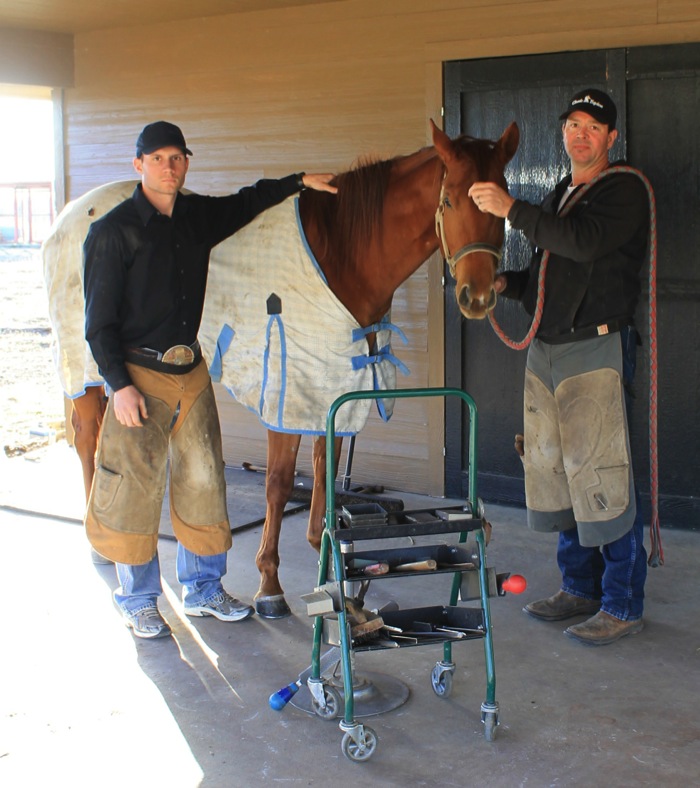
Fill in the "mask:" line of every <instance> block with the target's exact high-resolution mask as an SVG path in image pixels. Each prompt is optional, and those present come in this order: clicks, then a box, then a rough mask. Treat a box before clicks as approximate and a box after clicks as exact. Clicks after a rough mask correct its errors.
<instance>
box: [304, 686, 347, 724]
mask: <svg viewBox="0 0 700 788" xmlns="http://www.w3.org/2000/svg"><path fill="white" fill-rule="evenodd" d="M323 699H324V700H325V701H326V705H325V706H323V707H322V706H320V705H319V703H318V702H317V701H316V699H315V698H312V699H311V705H312V706H313V710H314V714H316V715H317V716H318V717H320V718H321V719H322V720H334V719H335V718H336V717H337V716H338V714H340V704H341V700H340V694H339V693H338V690H336V689H334V688H333V687H324V688H323Z"/></svg>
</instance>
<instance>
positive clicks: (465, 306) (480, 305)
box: [457, 285, 497, 318]
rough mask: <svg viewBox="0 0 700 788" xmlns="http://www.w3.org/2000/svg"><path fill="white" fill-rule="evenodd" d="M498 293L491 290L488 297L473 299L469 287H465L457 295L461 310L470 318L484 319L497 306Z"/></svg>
mask: <svg viewBox="0 0 700 788" xmlns="http://www.w3.org/2000/svg"><path fill="white" fill-rule="evenodd" d="M496 299H497V295H496V291H495V290H494V289H493V287H492V288H490V290H489V292H488V295H485V296H481V297H479V298H472V296H471V292H470V288H469V285H463V286H462V287H461V288H460V290H459V293H458V294H457V303H458V304H459V308H460V310H461V311H462V312H463V313H464V315H466V316H467V317H470V318H483V317H485V316H486V315H487V314H488V313H489V312H490V311H491V310H492V309H493V308H494V307H495V306H496Z"/></svg>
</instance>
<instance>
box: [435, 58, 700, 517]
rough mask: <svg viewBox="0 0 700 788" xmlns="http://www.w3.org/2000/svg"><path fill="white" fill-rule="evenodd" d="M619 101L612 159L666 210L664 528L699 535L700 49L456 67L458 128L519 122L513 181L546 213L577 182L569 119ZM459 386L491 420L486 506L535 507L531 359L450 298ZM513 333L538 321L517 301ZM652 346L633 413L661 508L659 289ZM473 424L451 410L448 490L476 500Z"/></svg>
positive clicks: (450, 104) (643, 319)
mask: <svg viewBox="0 0 700 788" xmlns="http://www.w3.org/2000/svg"><path fill="white" fill-rule="evenodd" d="M584 87H598V88H602V89H604V90H607V91H608V92H610V93H611V95H612V96H613V97H614V99H615V101H616V103H617V106H618V111H619V115H620V121H619V123H618V127H619V129H620V137H619V141H618V143H616V147H615V149H614V150H613V151H612V158H613V159H616V158H626V159H627V160H628V162H629V163H630V164H632V165H633V166H635V167H638V168H639V169H641V170H642V171H643V172H644V173H645V174H646V176H647V177H648V178H649V180H650V181H651V183H652V185H653V187H654V190H655V194H656V202H657V238H658V261H657V310H658V315H657V322H658V326H657V328H658V343H657V346H658V355H659V373H658V376H659V394H658V403H659V420H658V434H659V491H660V498H659V504H660V513H661V515H660V519H661V524H662V525H663V526H673V527H682V528H700V499H699V498H698V493H699V492H700V483H699V482H698V480H697V468H698V462H699V460H700V448H699V447H700V418H698V417H697V415H696V412H695V411H696V406H697V403H698V399H699V397H700V395H699V394H698V392H699V391H700V337H699V336H698V325H699V323H700V265H698V262H697V260H696V258H697V256H698V251H697V250H698V249H699V248H700V216H699V215H698V194H699V193H700V188H699V187H700V138H699V135H698V134H697V128H696V126H697V121H698V119H700V103H699V98H700V44H689V45H678V46H665V47H640V48H636V49H629V50H626V49H614V50H596V51H590V52H567V53H559V54H553V55H535V56H526V57H516V58H494V59H487V60H478V61H464V62H455V63H447V64H446V65H445V128H446V131H447V132H448V133H449V134H450V135H451V136H453V135H456V134H459V133H466V134H472V135H474V136H479V137H490V138H493V139H495V138H498V137H499V136H500V134H501V133H502V131H503V129H504V128H505V127H506V126H507V124H508V123H510V121H512V120H515V121H516V122H517V123H518V125H519V127H520V132H521V143H520V148H519V150H518V153H517V154H516V156H515V158H514V160H513V162H511V164H510V165H509V168H508V170H507V172H506V177H507V179H508V184H509V189H510V191H511V193H512V194H513V195H514V196H515V197H518V198H521V199H525V200H528V201H529V202H533V203H539V202H540V201H541V200H542V199H543V197H544V196H545V194H546V193H547V192H548V191H549V190H550V189H551V188H552V187H553V186H554V184H555V183H556V182H557V181H558V180H559V179H560V178H561V177H562V176H563V175H564V174H565V173H566V172H567V169H568V168H567V164H568V162H567V159H566V156H565V154H564V150H563V146H562V144H561V130H560V123H559V121H558V117H559V114H560V113H561V112H562V111H563V107H565V106H566V102H567V100H568V99H569V98H570V96H571V95H572V94H573V93H574V92H575V91H576V90H578V89H580V88H584ZM528 259H529V248H528V244H527V242H526V241H525V240H524V239H523V237H522V236H521V235H520V233H517V232H512V231H510V230H508V231H507V233H506V247H505V256H504V264H503V265H504V267H505V268H507V269H519V268H522V267H524V266H525V265H527V262H528ZM445 309H446V329H445V330H446V354H447V358H446V370H447V372H446V376H447V380H446V382H447V385H449V386H461V387H462V388H463V389H465V390H466V391H468V392H469V393H470V394H471V395H472V396H473V397H474V399H475V401H476V404H477V408H478V413H479V468H478V471H479V473H478V480H479V494H480V497H482V498H483V499H484V500H485V501H487V502H489V501H491V502H494V503H506V504H518V505H522V504H524V488H523V473H522V465H521V463H520V459H519V457H518V456H517V454H516V453H515V451H514V449H513V436H514V435H515V433H517V432H520V431H521V429H522V387H523V375H524V368H525V353H526V351H521V352H517V351H514V350H511V349H509V348H508V347H506V346H505V345H504V344H503V343H502V342H501V341H500V340H499V339H498V338H497V337H496V335H495V334H494V332H493V330H492V329H491V327H490V326H489V325H488V323H486V322H480V323H475V322H468V321H465V320H460V318H459V314H458V312H457V309H456V306H455V304H454V298H451V292H450V289H449V288H447V289H446V299H445ZM496 313H497V316H498V320H499V323H500V324H501V326H502V327H503V328H504V330H505V331H506V333H507V334H508V335H509V336H511V337H513V338H515V339H521V338H522V337H523V336H525V334H526V333H527V330H528V328H529V320H528V318H527V315H526V314H525V312H524V310H523V309H522V307H521V306H520V305H519V304H518V303H517V302H509V301H505V300H502V301H501V302H499V304H498V305H497V307H496ZM637 328H638V330H639V332H640V334H641V335H642V339H643V343H644V347H643V348H642V352H641V353H640V354H639V356H638V367H637V376H636V380H635V394H636V398H635V401H634V405H633V408H632V413H631V435H632V450H633V457H634V467H635V476H636V478H637V482H638V486H639V489H640V492H641V494H642V500H643V501H645V503H646V505H647V506H648V501H649V487H650V484H649V462H648V456H649V444H648V396H649V369H648V360H649V359H648V353H647V350H648V346H649V330H648V287H646V286H644V288H643V295H642V299H641V303H640V307H639V311H638V315H637ZM467 431H468V419H467V418H466V414H464V413H462V411H461V404H460V403H449V402H448V403H447V412H446V436H445V446H446V467H445V472H446V480H447V482H446V484H447V489H446V492H447V494H448V495H464V494H465V492H466V480H467V474H468V469H467V467H466V462H467V460H466V446H467Z"/></svg>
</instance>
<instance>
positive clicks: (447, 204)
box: [445, 195, 452, 208]
mask: <svg viewBox="0 0 700 788" xmlns="http://www.w3.org/2000/svg"><path fill="white" fill-rule="evenodd" d="M445 205H446V206H447V207H448V208H451V207H452V203H451V202H450V198H449V197H448V196H447V195H445Z"/></svg>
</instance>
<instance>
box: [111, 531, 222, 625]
mask: <svg viewBox="0 0 700 788" xmlns="http://www.w3.org/2000/svg"><path fill="white" fill-rule="evenodd" d="M226 555H227V554H226V553H218V554H217V555H197V554H196V553H193V552H191V551H190V550H187V549H186V548H184V547H183V546H182V545H181V544H180V543H179V542H178V545H177V560H176V572H177V579H178V581H179V582H180V583H181V584H182V586H183V590H182V601H183V602H184V603H185V604H186V605H199V604H201V603H202V602H206V601H207V600H208V599H211V598H212V597H213V596H214V595H215V594H216V593H217V592H218V591H221V590H222V585H221V578H222V577H223V576H224V575H225V574H226ZM115 566H116V569H117V577H118V579H119V588H117V590H116V591H115V592H114V601H115V602H116V603H117V605H118V606H119V608H120V609H121V610H122V611H124V612H126V613H136V612H138V611H139V610H142V609H143V608H145V607H154V606H155V604H156V600H157V599H158V597H159V596H160V595H161V594H162V593H163V586H162V584H161V579H160V563H159V561H158V553H156V554H155V556H153V558H152V559H151V560H150V561H149V562H148V563H147V564H115Z"/></svg>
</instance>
